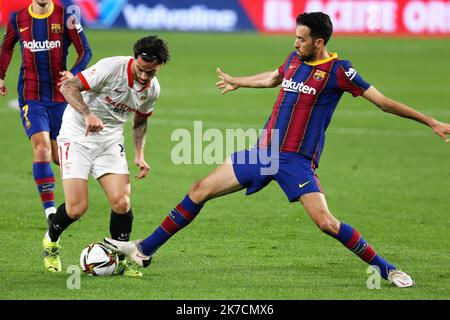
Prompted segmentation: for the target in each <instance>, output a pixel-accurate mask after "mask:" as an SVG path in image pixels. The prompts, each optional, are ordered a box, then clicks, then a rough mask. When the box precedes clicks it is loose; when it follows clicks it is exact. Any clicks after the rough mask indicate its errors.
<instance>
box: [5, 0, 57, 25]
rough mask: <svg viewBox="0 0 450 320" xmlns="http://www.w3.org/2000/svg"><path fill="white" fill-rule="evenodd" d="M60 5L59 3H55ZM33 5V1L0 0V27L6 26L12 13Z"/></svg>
mask: <svg viewBox="0 0 450 320" xmlns="http://www.w3.org/2000/svg"><path fill="white" fill-rule="evenodd" d="M53 2H54V3H59V1H53ZM30 4H31V0H0V26H6V25H7V24H8V19H9V16H10V15H11V13H13V12H14V11H17V10H19V9H22V8H25V7H27V6H29V5H30Z"/></svg>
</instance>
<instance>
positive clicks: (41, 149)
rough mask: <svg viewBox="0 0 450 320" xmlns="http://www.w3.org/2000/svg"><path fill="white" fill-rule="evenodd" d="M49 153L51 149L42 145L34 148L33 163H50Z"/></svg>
mask: <svg viewBox="0 0 450 320" xmlns="http://www.w3.org/2000/svg"><path fill="white" fill-rule="evenodd" d="M51 153H52V152H51V149H50V148H49V147H48V146H47V145H46V144H44V143H39V144H36V145H35V146H34V158H35V159H34V160H35V161H50V159H51Z"/></svg>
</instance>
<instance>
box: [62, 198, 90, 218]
mask: <svg viewBox="0 0 450 320" xmlns="http://www.w3.org/2000/svg"><path fill="white" fill-rule="evenodd" d="M87 209H88V204H87V202H84V201H80V202H78V203H73V204H69V203H67V202H66V212H67V215H68V216H69V217H70V218H71V219H74V220H77V219H80V218H81V217H82V216H83V214H84V213H85V212H86V211H87Z"/></svg>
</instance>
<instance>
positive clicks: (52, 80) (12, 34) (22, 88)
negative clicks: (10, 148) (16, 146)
mask: <svg viewBox="0 0 450 320" xmlns="http://www.w3.org/2000/svg"><path fill="white" fill-rule="evenodd" d="M17 42H19V43H20V48H21V53H22V65H21V68H20V74H19V81H18V82H19V83H18V87H17V91H18V95H19V107H20V116H21V118H22V124H23V126H24V128H25V132H26V134H27V136H28V138H29V139H30V141H31V145H32V147H33V154H34V159H33V176H34V181H35V183H36V186H37V188H38V191H39V194H40V198H41V201H42V205H43V206H44V212H45V216H46V218H47V219H49V216H51V215H53V214H54V213H55V212H56V208H55V202H54V197H55V196H54V189H55V177H54V174H53V170H52V168H51V165H50V161H51V160H53V162H54V163H55V164H59V160H58V149H57V143H56V137H57V136H58V133H59V129H60V126H61V120H62V115H63V113H64V110H65V108H66V106H67V103H66V101H65V100H64V97H63V95H62V94H61V92H60V91H59V87H58V85H59V84H60V83H61V82H62V81H64V80H66V79H69V78H71V77H72V76H73V75H76V74H77V73H78V72H80V71H81V70H83V69H85V68H86V66H87V65H88V63H89V60H90V59H91V56H92V54H91V50H90V48H89V44H88V42H87V39H86V36H85V34H84V32H83V30H82V28H81V26H80V25H79V23H77V21H76V20H75V18H74V17H73V16H69V15H68V14H66V13H65V12H64V8H62V7H61V6H58V5H55V4H54V3H53V2H52V1H51V0H33V1H32V3H31V4H30V5H29V6H28V7H26V8H24V9H22V10H19V11H17V12H14V13H13V14H12V15H11V17H10V19H9V22H8V26H7V29H6V33H5V36H4V39H3V44H2V47H1V50H0V95H2V96H6V95H7V93H8V90H7V88H6V87H5V82H4V79H5V76H6V71H7V69H8V66H9V64H10V62H11V58H12V56H13V52H14V46H15V44H16V43H17ZM71 44H73V45H74V47H75V50H76V52H77V55H78V59H77V61H76V63H75V65H74V66H73V67H72V69H71V70H70V71H67V70H66V69H67V68H66V58H67V53H68V48H69V46H70V45H71Z"/></svg>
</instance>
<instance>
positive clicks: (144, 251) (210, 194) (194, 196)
mask: <svg viewBox="0 0 450 320" xmlns="http://www.w3.org/2000/svg"><path fill="white" fill-rule="evenodd" d="M242 188H243V187H242V186H241V185H240V184H239V182H238V180H237V179H236V176H235V174H234V170H233V166H232V164H231V161H230V160H227V162H226V163H224V164H222V165H220V166H219V167H217V168H216V169H215V170H214V171H213V172H212V173H211V174H209V175H208V176H207V177H205V178H204V179H202V180H200V181H197V182H195V183H194V184H193V185H192V187H191V189H190V190H189V193H188V194H187V195H186V196H185V197H184V199H183V200H182V201H181V202H180V203H179V204H178V205H177V206H176V207H175V208H173V209H172V210H171V211H170V212H169V214H168V216H167V217H166V218H165V219H164V220H163V222H162V223H161V225H160V226H159V227H158V228H156V230H155V231H154V232H153V233H152V234H151V235H150V236H149V237H148V238H146V239H145V240H143V241H135V242H121V241H115V240H113V239H111V238H105V239H104V241H105V244H106V245H107V246H108V247H109V248H110V249H112V250H116V251H119V252H121V253H124V254H126V255H127V256H129V257H130V258H131V259H132V260H133V261H134V262H136V263H137V264H138V265H140V266H143V267H147V266H148V265H149V264H150V261H151V257H152V255H153V254H154V253H155V252H156V250H158V248H159V247H161V246H162V245H163V244H164V243H165V242H166V241H167V240H169V239H170V238H171V237H172V236H173V235H174V234H175V233H176V232H178V231H179V230H181V229H182V228H184V227H186V226H187V225H188V224H190V223H191V222H192V221H193V220H194V219H195V217H197V215H198V213H199V212H200V210H201V209H202V208H203V205H204V204H205V202H206V201H208V200H211V199H214V198H216V197H219V196H222V195H226V194H229V193H232V192H236V191H239V190H241V189H242Z"/></svg>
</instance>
